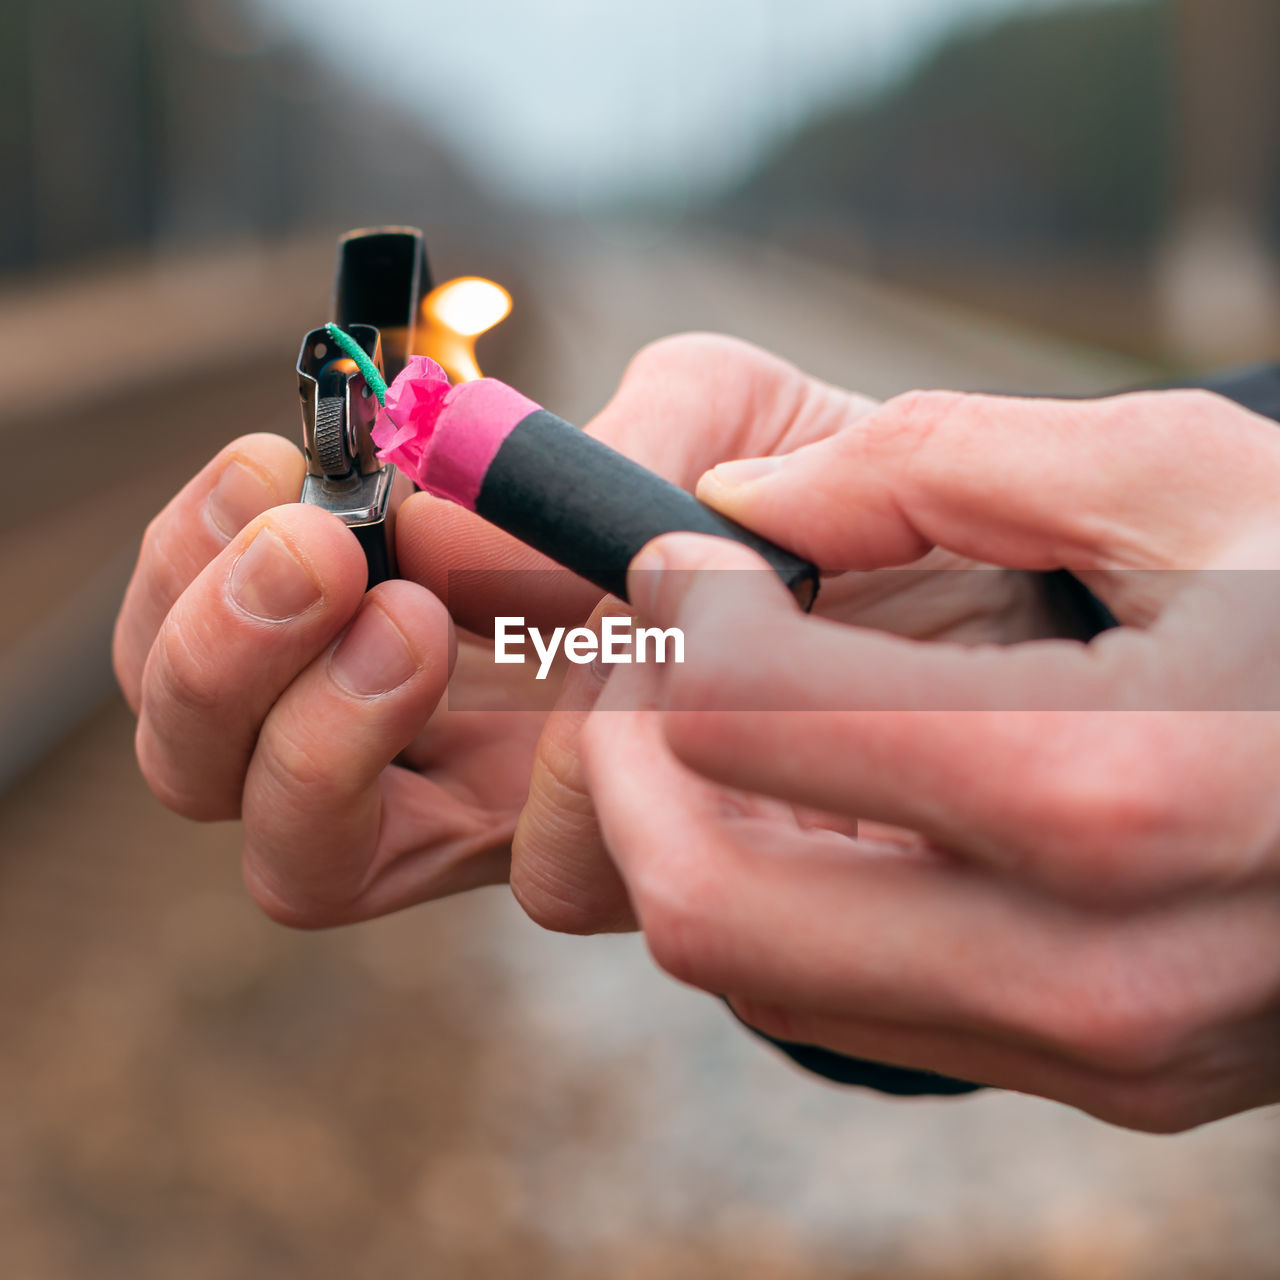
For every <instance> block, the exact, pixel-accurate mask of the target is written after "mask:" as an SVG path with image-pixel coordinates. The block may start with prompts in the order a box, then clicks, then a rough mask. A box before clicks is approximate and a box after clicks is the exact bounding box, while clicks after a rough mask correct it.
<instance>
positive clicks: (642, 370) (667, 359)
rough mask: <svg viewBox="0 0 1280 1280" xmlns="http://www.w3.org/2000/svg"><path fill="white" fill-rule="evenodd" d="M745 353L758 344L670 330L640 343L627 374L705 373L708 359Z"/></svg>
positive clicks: (709, 334) (701, 374)
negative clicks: (661, 336)
mask: <svg viewBox="0 0 1280 1280" xmlns="http://www.w3.org/2000/svg"><path fill="white" fill-rule="evenodd" d="M743 353H752V354H754V353H755V348H754V347H752V346H751V345H750V344H749V343H746V342H743V341H741V340H740V339H737V338H728V337H724V336H723V335H721V334H715V333H702V332H689V333H675V334H670V335H668V336H667V337H663V338H658V339H656V340H655V341H653V342H650V343H647V344H646V345H645V346H643V347H641V348H640V349H639V351H637V352H636V353H635V355H633V356H632V357H631V361H630V363H629V364H628V365H627V372H626V377H627V378H633V377H638V378H642V379H644V378H648V377H650V376H652V375H655V374H657V375H660V376H664V377H670V376H671V375H672V374H675V375H677V376H679V375H681V374H685V373H687V374H688V375H689V376H696V377H702V376H703V375H704V374H705V371H706V366H707V363H708V360H709V359H715V360H717V361H719V360H723V359H724V357H725V356H726V355H733V356H738V355H741V354H743Z"/></svg>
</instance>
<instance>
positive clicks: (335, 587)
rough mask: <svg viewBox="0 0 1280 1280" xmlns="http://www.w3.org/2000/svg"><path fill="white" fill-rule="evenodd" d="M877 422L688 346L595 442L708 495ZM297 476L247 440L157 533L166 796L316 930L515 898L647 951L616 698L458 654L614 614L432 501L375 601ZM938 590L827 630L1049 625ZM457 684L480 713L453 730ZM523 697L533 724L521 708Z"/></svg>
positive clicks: (151, 570) (797, 384) (558, 922)
mask: <svg viewBox="0 0 1280 1280" xmlns="http://www.w3.org/2000/svg"><path fill="white" fill-rule="evenodd" d="M874 407H875V406H874V404H873V403H872V402H871V401H868V400H865V399H862V398H860V397H856V396H851V395H849V394H848V393H846V392H843V391H840V390H838V389H836V388H833V387H829V386H826V385H824V384H822V383H819V382H816V381H814V380H812V379H810V378H807V377H806V376H804V375H803V374H801V373H800V372H799V371H798V370H796V369H794V368H793V367H792V366H790V365H788V364H786V363H784V362H783V361H780V360H778V359H776V358H774V357H772V356H768V355H766V354H765V353H763V352H760V351H758V350H756V349H755V348H752V347H749V346H747V345H746V344H743V343H739V342H736V341H733V340H730V339H725V338H718V337H712V336H704V335H691V336H685V337H680V338H674V339H667V340H664V341H663V342H660V343H657V344H655V345H653V346H651V347H649V348H646V349H645V350H643V351H642V352H640V354H639V355H637V357H636V358H635V359H634V361H633V362H632V364H631V366H630V367H629V369H628V370H627V373H626V375H625V377H624V379H623V381H622V384H621V386H620V388H619V390H618V393H617V395H616V396H615V398H614V399H613V401H612V402H611V403H610V405H609V406H608V407H607V408H606V409H605V410H604V411H603V412H602V413H601V414H600V415H599V417H598V418H597V419H596V420H595V421H594V422H593V423H592V424H591V426H590V428H589V429H590V430H591V431H592V432H593V433H594V434H596V435H598V436H599V437H600V438H602V439H604V440H607V441H608V442H609V443H611V444H613V445H614V446H615V447H617V448H619V449H621V450H622V451H623V452H626V453H628V454H630V455H631V456H633V457H636V458H638V459H639V460H641V461H643V462H645V463H646V464H648V465H650V466H652V467H654V468H655V469H657V470H659V471H661V472H663V473H664V474H666V475H667V476H669V477H670V478H672V479H674V480H676V481H677V482H679V483H682V484H684V485H687V486H688V487H690V488H691V487H692V486H693V485H694V483H695V482H696V481H697V479H698V477H699V476H700V475H701V474H702V473H703V471H705V469H706V468H707V467H709V466H711V465H712V464H713V463H715V462H718V461H721V460H723V459H725V458H735V457H743V456H749V455H754V454H759V453H768V452H772V451H789V450H793V449H795V448H797V447H799V446H800V445H802V444H804V443H807V442H809V441H813V440H819V439H822V438H825V437H827V436H830V435H831V434H832V433H834V432H837V431H839V430H840V429H841V428H843V427H845V426H847V425H849V424H850V423H853V422H856V421H857V420H858V419H859V418H860V417H861V416H863V415H865V414H867V413H868V412H870V411H871V410H872V409H873V408H874ZM655 423H657V424H660V426H661V429H660V430H655V428H654V424H655ZM709 423H710V424H712V425H710V426H708V424H709ZM302 475H303V462H302V458H301V455H300V454H299V452H298V450H297V449H296V448H295V447H294V446H293V445H292V444H291V443H289V442H288V441H285V440H283V439H281V438H280V437H277V436H273V435H254V436H246V437H244V438H242V439H239V440H237V441H235V442H234V443H233V444H231V445H229V446H227V448H226V449H224V450H223V451H222V452H221V453H220V454H219V455H218V456H217V457H216V458H214V459H213V461H212V462H210V464H209V465H208V466H207V467H205V468H204V469H203V470H202V471H201V472H200V473H199V474H198V475H197V476H196V477H195V478H194V479H193V480H192V481H191V482H190V483H189V484H188V485H187V486H186V487H185V488H184V489H183V490H182V491H181V492H180V493H179V494H177V496H176V497H175V498H174V499H173V500H172V501H171V502H170V503H169V505H168V506H167V507H166V508H165V509H164V510H163V511H162V512H161V513H160V514H159V515H158V516H157V517H156V518H155V520H153V521H152V523H151V525H150V526H149V527H148V529H147V532H146V535H145V537H144V539H143V544H142V549H141V553H140V555H139V559H138V563H137V566H136V568H135V572H134V575H133V579H132V581H131V583H130V586H129V588H128V591H127V594H126V598H125V601H124V605H123V607H122V609H121V613H120V616H119V619H118V622H117V626H116V633H115V644H114V658H115V667H116V672H117V676H118V678H119V681H120V685H121V688H122V689H123V691H124V693H125V696H126V698H127V699H128V701H129V703H130V705H131V706H132V708H133V709H134V710H135V712H136V713H137V715H138V733H137V755H138V761H139V765H140V767H141V770H142V773H143V776H144V777H145V779H146V781H147V783H148V785H149V786H150V787H151V789H152V790H153V791H154V793H155V794H156V795H157V796H158V797H159V799H160V800H161V801H163V802H164V803H165V804H166V805H168V806H169V807H170V808H172V809H174V810H175V811H177V812H179V813H181V814H183V815H185V816H187V817H189V818H193V819H196V820H199V821H218V820H224V819H232V818H239V819H241V821H242V823H243V830H244V846H243V869H244V877H245V881H246V884H247V886H248V888H249V890H250V892H251V893H252V894H253V896H254V898H255V899H256V900H257V901H258V903H259V904H260V905H261V907H262V908H263V910H264V911H266V912H267V913H268V914H269V915H270V916H271V917H273V918H274V919H276V920H278V921H281V922H282V923H286V924H289V925H292V926H295V927H299V928H323V927H329V926H334V925H340V924H347V923H351V922H354V921H358V920H363V919H368V918H371V917H375V916H379V915H383V914H386V913H388V912H392V911H396V910H399V909H401V908H404V907H407V906H410V905H412V904H414V903H417V902H421V901H424V900H427V899H431V898H437V897H441V896H444V895H447V894H451V893H456V892H459V891H462V890H465V889H469V888H472V887H475V886H478V885H483V884H492V883H499V882H502V881H504V880H508V879H509V880H510V881H511V884H512V888H513V890H514V891H515V893H516V895H517V897H518V898H519V899H520V901H521V902H522V903H523V904H524V906H525V907H526V909H527V910H528V911H529V913H530V914H531V915H532V916H533V918H534V919H535V920H537V921H539V923H541V924H543V925H545V926H546V927H548V928H553V929H559V930H564V931H570V932H578V933H586V932H598V931H605V930H611V929H620V928H630V927H634V918H633V914H632V911H631V907H630V902H629V899H628V896H627V893H626V890H625V888H624V886H623V884H622V882H621V881H620V879H619V878H618V875H617V873H616V871H615V869H614V868H613V865H612V863H611V862H610V861H609V860H608V858H607V857H606V856H605V855H604V851H603V846H602V845H601V843H600V839H599V832H598V827H597V824H596V822H595V819H594V815H593V813H592V810H591V805H590V801H589V800H588V799H587V798H586V797H585V795H584V794H583V787H584V785H585V784H584V775H583V772H582V764H581V760H580V757H579V754H578V733H579V729H580V727H581V724H582V723H583V720H584V719H585V717H586V715H587V713H588V711H589V709H590V707H591V705H592V703H593V701H594V699H595V696H596V694H597V693H598V684H597V682H596V681H595V680H594V678H593V676H592V673H591V672H590V670H589V669H582V668H572V669H571V671H570V673H569V675H568V677H567V678H566V679H565V680H564V681H563V683H562V684H560V685H559V686H557V685H555V684H553V683H552V682H551V681H547V682H546V684H545V685H538V686H537V688H536V689H535V688H534V687H533V681H532V679H531V677H532V671H531V669H530V668H527V667H496V666H495V665H494V663H493V661H492V651H491V645H490V644H489V643H488V642H487V641H486V640H484V639H483V637H482V636H481V635H477V634H474V633H472V632H468V631H466V630H463V629H462V628H466V627H472V628H475V629H476V631H477V632H483V631H485V630H486V629H488V628H489V627H491V625H492V618H493V617H494V616H495V615H497V614H523V615H525V616H526V617H527V619H528V621H529V622H530V624H531V625H535V626H540V627H544V628H545V627H551V626H556V625H562V624H563V625H578V624H581V623H582V622H584V621H587V620H588V619H589V617H590V616H591V614H592V610H593V609H594V608H595V606H596V605H597V604H598V603H599V591H598V590H597V589H595V588H593V587H591V586H590V585H589V584H587V583H584V582H582V581H581V580H580V579H578V578H576V577H574V576H573V575H571V574H568V573H566V572H564V571H562V570H556V569H555V566H553V565H551V564H550V562H549V561H546V560H545V559H543V558H542V557H540V556H538V555H537V554H536V553H534V552H531V551H529V550H528V549H527V548H525V547H523V546H521V545H520V544H519V543H517V542H515V541H514V540H512V539H510V538H508V537H507V536H506V535H504V534H501V533H500V532H498V531H497V530H495V529H493V528H491V527H490V526H488V525H486V524H484V522H483V521H481V520H479V519H478V518H477V517H476V516H474V515H472V514H471V513H469V512H466V511H463V510H461V509H459V508H456V507H453V506H451V505H449V504H447V503H444V502H441V501H438V500H436V499H434V498H431V497H429V496H427V495H425V494H419V495H416V496H415V497H413V498H412V499H411V500H410V501H409V502H407V503H406V504H405V506H404V507H403V508H402V510H401V513H400V518H399V521H398V524H397V543H398V553H399V557H400V568H401V572H402V574H403V575H404V579H405V580H401V581H395V582H389V583H385V584H382V585H380V586H378V587H377V588H375V589H374V590H373V591H371V592H369V593H368V594H367V595H364V594H363V586H364V577H365V567H364V561H363V556H362V553H361V552H360V549H359V547H358V545H357V544H356V542H355V539H354V538H353V537H352V536H351V534H350V533H349V532H348V531H347V530H346V529H344V528H343V527H342V526H341V524H340V523H339V522H338V521H336V520H335V519H333V518H332V517H329V516H327V515H326V514H324V513H322V512H320V511H318V510H316V509H314V508H308V507H304V506H301V505H297V504H296V503H295V504H293V505H289V504H290V503H291V502H292V501H293V499H295V498H296V495H297V494H298V492H299V491H300V488H301V483H302ZM264 531H265V533H266V534H267V540H266V542H267V545H266V548H265V549H266V550H267V551H271V550H278V551H283V552H284V553H285V568H286V569H289V568H290V566H292V573H293V574H294V575H295V576H296V578H297V579H298V580H297V581H294V582H292V583H290V582H289V581H286V582H285V583H284V584H283V595H284V598H285V599H284V604H283V606H280V605H278V604H277V605H272V604H271V603H270V602H264V601H266V597H265V595H264V591H265V588H266V585H267V584H268V582H269V581H270V580H271V578H272V574H271V572H270V569H271V564H270V558H269V557H268V556H266V555H263V556H262V557H260V559H261V563H258V560H259V557H258V556H257V553H256V552H255V553H251V555H250V556H248V557H246V553H247V552H248V550H249V548H250V546H251V545H254V544H255V540H256V539H257V538H258V536H259V535H260V534H263V533H264ZM261 549H262V548H259V550H261ZM942 563H944V561H943V560H939V561H938V564H939V565H941V564H942ZM534 570H537V571H538V572H531V571H534ZM451 574H452V575H453V576H452V577H451V576H450V575H451ZM287 577H288V575H286V578H287ZM931 581H932V582H936V583H937V584H939V586H945V580H944V579H943V578H942V577H941V575H938V576H936V577H933V578H931V577H930V575H927V574H926V575H921V576H920V579H919V580H918V581H915V582H912V583H898V584H889V585H888V586H883V585H880V586H877V585H875V584H868V583H866V582H865V581H859V580H857V579H854V578H850V579H848V580H847V581H845V582H844V583H836V584H832V585H831V587H830V588H829V589H828V591H827V593H826V596H827V601H828V607H829V608H830V609H831V610H832V611H833V614H834V615H835V616H843V617H846V618H849V619H855V618H860V619H863V620H865V621H867V622H868V623H874V624H875V625H884V626H887V627H893V628H897V629H900V630H903V631H905V632H906V633H908V634H930V633H948V634H957V635H959V634H965V633H968V634H973V635H979V634H980V635H984V636H992V637H994V636H997V635H1004V634H1008V635H1023V634H1030V633H1033V632H1035V631H1036V629H1037V628H1041V627H1042V626H1043V609H1042V608H1041V602H1040V598H1039V594H1038V592H1037V590H1036V589H1035V587H1034V586H1033V585H1032V584H1030V583H1029V581H1028V580H1024V579H1019V578H1017V577H1016V576H1010V577H1007V578H1005V577H995V578H993V579H992V580H991V581H990V582H989V583H988V584H987V587H986V589H985V590H984V591H983V592H982V593H981V594H980V595H979V596H978V597H973V598H965V599H956V598H955V593H954V592H949V591H946V590H933V589H932V588H931V586H930V582H931ZM238 589H239V595H238V594H237V591H238ZM246 595H247V599H242V598H239V597H242V596H246ZM445 597H447V598H448V601H449V608H448V609H447V610H446V608H445V607H444V605H443V604H442V602H441V601H442V599H443V598H445ZM279 614H283V615H287V616H279V617H278V616H275V615H279ZM450 614H452V617H451V616H450ZM365 624H368V629H377V628H380V629H381V632H382V635H383V645H384V652H383V653H382V656H381V657H380V658H379V659H378V660H377V661H375V662H374V663H373V666H374V669H375V671H376V672H379V673H381V678H380V679H379V680H377V681H375V685H374V687H373V688H371V689H360V688H356V687H355V686H353V684H352V682H351V680H350V679H349V678H347V677H344V676H343V674H342V670H341V663H340V660H339V658H338V657H337V655H338V654H339V653H340V652H341V648H342V645H343V641H344V639H345V638H346V637H347V636H349V635H350V634H352V633H353V632H357V631H359V630H361V629H362V628H365ZM451 675H452V677H453V679H454V691H455V695H457V696H455V702H457V703H460V704H461V705H463V706H465V707H466V708H467V709H466V710H451V709H449V708H448V707H447V706H446V705H443V702H442V699H443V695H444V691H445V686H446V684H447V683H448V681H449V679H450V676H451ZM522 680H523V681H524V682H525V687H524V688H515V687H513V681H514V682H516V683H517V684H518V683H519V682H520V681H522ZM384 686H385V687H384ZM548 686H550V688H549V689H548ZM513 697H514V698H515V699H517V702H518V705H519V706H520V707H521V708H525V709H518V710H510V709H505V708H504V704H506V705H507V706H509V704H510V702H511V699H512V698H513ZM540 703H541V704H542V705H541V707H540V709H527V708H530V707H534V708H537V707H539V704H540ZM477 707H488V708H491V709H488V710H476V709H475V708H477Z"/></svg>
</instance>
